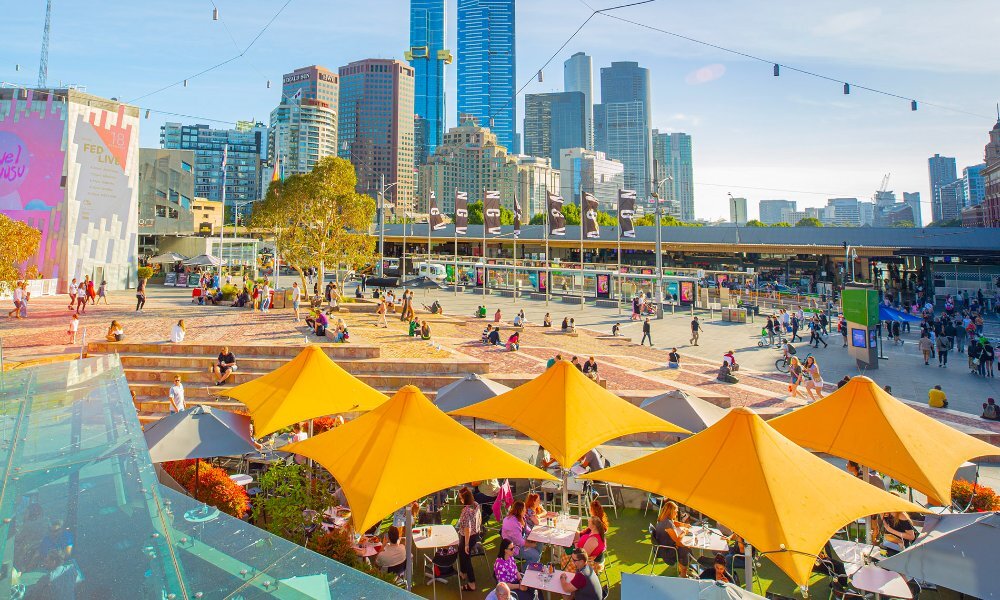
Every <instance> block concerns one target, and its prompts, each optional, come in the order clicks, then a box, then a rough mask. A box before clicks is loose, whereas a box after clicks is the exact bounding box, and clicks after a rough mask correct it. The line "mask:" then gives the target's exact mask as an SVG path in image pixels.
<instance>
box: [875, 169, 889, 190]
mask: <svg viewBox="0 0 1000 600" xmlns="http://www.w3.org/2000/svg"><path fill="white" fill-rule="evenodd" d="M890 175H892V173H886V174H885V177H883V178H882V187H880V188H879V189H878V191H880V192H884V191H885V190H886V189H887V188H888V187H889V176H890Z"/></svg>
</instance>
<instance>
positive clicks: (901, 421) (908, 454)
mask: <svg viewBox="0 0 1000 600" xmlns="http://www.w3.org/2000/svg"><path fill="white" fill-rule="evenodd" d="M770 423H771V425H772V426H773V427H774V428H775V429H777V430H778V431H779V432H780V433H781V434H782V435H784V436H785V437H787V438H788V439H790V440H792V441H794V442H795V443H796V444H799V445H800V446H803V447H805V448H809V449H811V450H814V451H816V452H826V453H827V454H832V455H834V456H839V457H841V458H846V459H848V460H853V461H854V462H856V463H858V464H861V465H864V466H867V467H869V468H871V469H875V470H876V471H878V472H880V473H885V474H886V475H888V476H889V477H892V478H893V479H895V480H897V481H901V482H903V483H905V484H907V485H909V486H911V487H913V488H914V489H917V490H920V491H921V492H923V493H924V494H927V497H928V498H929V499H930V500H931V502H936V503H938V504H944V505H949V504H951V482H952V480H953V479H954V478H955V472H956V471H958V468H959V467H960V466H961V465H962V463H963V462H965V461H967V460H971V459H973V458H976V457H979V456H989V455H995V454H1000V448H997V447H996V446H993V445H991V444H987V443H986V442H983V441H980V440H977V439H976V438H974V437H972V436H970V435H966V434H964V433H962V432H960V431H958V430H956V429H953V428H951V427H949V426H947V425H945V424H944V423H941V422H939V421H937V420H936V419H933V418H931V417H929V416H927V415H924V414H922V413H920V412H919V411H917V410H914V409H913V408H911V407H909V406H907V405H906V404H904V403H903V402H900V401H899V400H897V399H895V398H893V397H892V396H891V395H889V394H888V393H886V392H885V391H884V390H883V389H882V388H880V387H879V386H878V385H877V384H876V383H875V382H874V381H872V380H871V379H869V378H867V377H860V376H859V377H854V378H852V379H851V381H850V382H849V383H847V384H845V385H844V387H842V388H840V389H839V390H837V391H836V392H834V393H832V394H830V395H829V396H827V397H825V398H823V399H822V400H819V401H817V402H814V403H813V404H810V405H808V406H804V407H802V408H800V409H798V410H795V411H793V412H791V413H788V414H787V415H784V416H781V417H778V418H776V419H773V420H772V421H770Z"/></svg>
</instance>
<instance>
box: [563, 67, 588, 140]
mask: <svg viewBox="0 0 1000 600" xmlns="http://www.w3.org/2000/svg"><path fill="white" fill-rule="evenodd" d="M563 91H566V92H581V93H583V110H584V113H585V114H586V116H587V133H586V140H587V143H586V145H585V146H584V147H585V148H586V149H587V150H593V149H594V61H593V60H592V59H591V58H590V56H588V55H587V54H586V53H584V52H577V53H576V54H574V55H573V56H571V57H569V58H567V59H566V62H564V63H563Z"/></svg>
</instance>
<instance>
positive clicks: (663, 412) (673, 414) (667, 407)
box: [639, 390, 726, 433]
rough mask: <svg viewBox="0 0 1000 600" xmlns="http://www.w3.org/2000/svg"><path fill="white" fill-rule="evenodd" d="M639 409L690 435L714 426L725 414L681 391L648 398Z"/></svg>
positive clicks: (722, 410) (723, 410)
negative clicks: (678, 427) (685, 430)
mask: <svg viewBox="0 0 1000 600" xmlns="http://www.w3.org/2000/svg"><path fill="white" fill-rule="evenodd" d="M639 408H642V409H645V410H647V411H649V412H650V413H652V414H654V415H656V416H657V417H660V418H661V419H663V420H664V421H669V422H671V423H673V424H674V425H678V426H680V427H683V428H684V429H687V430H688V431H690V432H691V433H698V432H699V431H702V430H703V429H706V428H708V427H710V426H712V425H714V424H715V423H716V421H718V420H719V419H721V418H722V417H724V416H725V414H726V409H724V408H720V407H718V406H716V405H714V404H712V403H711V402H707V401H705V400H702V399H701V398H696V397H694V396H692V395H690V394H688V393H686V392H683V391H681V390H670V391H669V392H667V393H665V394H660V395H659V396H653V397H652V398H648V399H646V400H644V401H643V402H642V404H640V405H639Z"/></svg>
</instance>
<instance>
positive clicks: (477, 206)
mask: <svg viewBox="0 0 1000 600" xmlns="http://www.w3.org/2000/svg"><path fill="white" fill-rule="evenodd" d="M468 209H469V224H470V225H482V224H483V201H482V200H476V201H475V202H470V203H469V206H468Z"/></svg>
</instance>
